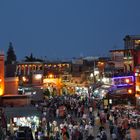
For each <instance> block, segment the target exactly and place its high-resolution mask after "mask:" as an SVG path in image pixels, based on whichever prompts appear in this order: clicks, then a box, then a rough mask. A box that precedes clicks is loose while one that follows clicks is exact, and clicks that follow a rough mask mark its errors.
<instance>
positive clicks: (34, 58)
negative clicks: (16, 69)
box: [24, 53, 43, 62]
mask: <svg viewBox="0 0 140 140" xmlns="http://www.w3.org/2000/svg"><path fill="white" fill-rule="evenodd" d="M24 61H25V62H35V61H39V62H43V60H42V59H39V58H36V57H34V56H33V54H32V53H31V54H30V56H25V60H24Z"/></svg>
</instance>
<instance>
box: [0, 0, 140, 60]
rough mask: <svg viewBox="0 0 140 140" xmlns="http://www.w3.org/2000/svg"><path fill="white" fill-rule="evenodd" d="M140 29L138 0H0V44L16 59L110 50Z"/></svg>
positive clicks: (96, 54) (2, 48)
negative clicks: (10, 46)
mask: <svg viewBox="0 0 140 140" xmlns="http://www.w3.org/2000/svg"><path fill="white" fill-rule="evenodd" d="M128 34H129V35H139V34H140V0H0V50H4V52H5V54H6V52H7V49H8V45H9V42H10V41H11V42H12V43H13V46H14V50H15V53H16V55H17V58H18V60H21V59H23V58H24V57H25V56H29V55H30V54H31V53H33V55H34V56H36V57H39V58H46V59H57V58H59V59H69V58H73V57H80V56H107V54H108V52H109V50H112V49H123V47H124V44H123V38H124V37H125V35H128Z"/></svg>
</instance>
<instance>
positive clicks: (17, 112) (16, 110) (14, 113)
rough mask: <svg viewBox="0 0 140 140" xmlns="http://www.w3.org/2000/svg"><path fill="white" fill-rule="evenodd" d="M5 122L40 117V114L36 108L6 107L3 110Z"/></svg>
mask: <svg viewBox="0 0 140 140" xmlns="http://www.w3.org/2000/svg"><path fill="white" fill-rule="evenodd" d="M3 110H4V114H5V117H6V119H7V121H8V120H9V119H10V118H13V117H29V116H38V117H40V116H41V112H40V111H39V110H38V109H37V108H36V107H32V106H31V107H30V106H27V107H6V108H3Z"/></svg>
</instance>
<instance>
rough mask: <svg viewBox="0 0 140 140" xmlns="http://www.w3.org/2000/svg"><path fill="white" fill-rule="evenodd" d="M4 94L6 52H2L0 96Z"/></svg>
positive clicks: (0, 56) (0, 61)
mask: <svg viewBox="0 0 140 140" xmlns="http://www.w3.org/2000/svg"><path fill="white" fill-rule="evenodd" d="M3 94H4V53H3V52H0V96H2V95H3Z"/></svg>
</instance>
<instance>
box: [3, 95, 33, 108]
mask: <svg viewBox="0 0 140 140" xmlns="http://www.w3.org/2000/svg"><path fill="white" fill-rule="evenodd" d="M1 101H2V106H11V107H12V106H15V107H16V106H25V105H30V103H31V99H30V97H29V96H26V95H13V96H11V95H9V96H8V95H5V96H2V97H1Z"/></svg>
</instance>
